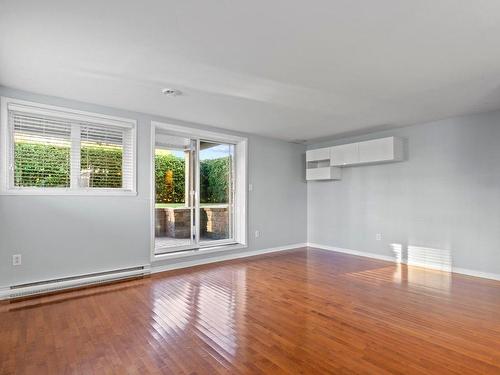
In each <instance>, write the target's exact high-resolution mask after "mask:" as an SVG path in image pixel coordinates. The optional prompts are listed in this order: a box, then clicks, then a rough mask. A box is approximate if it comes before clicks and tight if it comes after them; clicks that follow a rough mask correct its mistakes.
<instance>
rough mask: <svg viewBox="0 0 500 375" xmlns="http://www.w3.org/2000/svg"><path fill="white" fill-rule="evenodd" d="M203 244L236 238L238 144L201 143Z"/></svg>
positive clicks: (200, 178)
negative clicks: (235, 181)
mask: <svg viewBox="0 0 500 375" xmlns="http://www.w3.org/2000/svg"><path fill="white" fill-rule="evenodd" d="M199 159H200V163H199V164H200V169H199V181H200V185H199V186H200V189H199V191H200V207H199V212H200V244H201V245H202V246H210V245H215V244H217V243H225V242H227V241H231V240H232V239H233V222H234V217H233V212H234V209H233V202H234V181H233V178H234V164H233V160H234V145H232V144H227V143H218V142H210V141H200V151H199Z"/></svg>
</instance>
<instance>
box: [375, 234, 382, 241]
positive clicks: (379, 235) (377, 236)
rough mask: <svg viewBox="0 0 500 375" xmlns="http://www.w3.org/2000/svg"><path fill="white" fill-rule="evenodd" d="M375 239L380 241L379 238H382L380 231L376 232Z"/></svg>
mask: <svg viewBox="0 0 500 375" xmlns="http://www.w3.org/2000/svg"><path fill="white" fill-rule="evenodd" d="M375 239H376V240H377V241H381V240H382V233H377V234H376V235H375Z"/></svg>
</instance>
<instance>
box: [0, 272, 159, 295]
mask: <svg viewBox="0 0 500 375" xmlns="http://www.w3.org/2000/svg"><path fill="white" fill-rule="evenodd" d="M150 271H151V269H150V266H149V265H147V266H138V267H131V268H123V269H119V270H112V271H106V272H97V273H89V274H86V275H78V276H70V277H64V278H59V279H52V280H43V281H36V282H33V283H25V284H17V285H11V286H10V287H8V288H4V289H3V290H0V299H13V298H22V297H28V296H33V295H37V294H45V293H51V292H57V291H60V290H65V289H73V288H80V287H84V286H91V285H97V284H102V283H109V282H113V281H120V280H126V279H130V278H134V277H140V276H144V275H148V274H149V273H150Z"/></svg>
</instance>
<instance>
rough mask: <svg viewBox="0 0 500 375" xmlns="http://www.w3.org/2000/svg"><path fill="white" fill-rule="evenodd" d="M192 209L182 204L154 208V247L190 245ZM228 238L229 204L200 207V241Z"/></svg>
mask: <svg viewBox="0 0 500 375" xmlns="http://www.w3.org/2000/svg"><path fill="white" fill-rule="evenodd" d="M193 211H194V210H193ZM191 212H192V210H191V209H190V208H187V207H182V206H180V207H179V206H172V207H168V206H166V205H159V207H156V208H155V215H156V220H155V222H156V226H155V249H163V248H177V247H180V246H187V245H190V243H191V241H190V236H191ZM227 238H229V206H228V205H227V204H211V205H209V206H205V207H203V206H202V207H200V241H209V240H221V239H227Z"/></svg>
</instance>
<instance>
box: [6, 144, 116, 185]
mask: <svg viewBox="0 0 500 375" xmlns="http://www.w3.org/2000/svg"><path fill="white" fill-rule="evenodd" d="M14 153H15V169H14V171H15V178H14V180H15V185H16V186H34V187H69V185H70V148H69V147H62V146H53V145H50V146H49V145H43V144H36V143H16V144H15V148H14ZM122 157H123V155H122V151H121V150H120V149H116V148H105V147H88V146H86V147H82V149H81V168H82V170H84V169H92V170H93V172H92V175H91V177H90V181H89V186H91V187H103V188H104V187H106V188H120V187H122V173H121V169H122Z"/></svg>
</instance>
